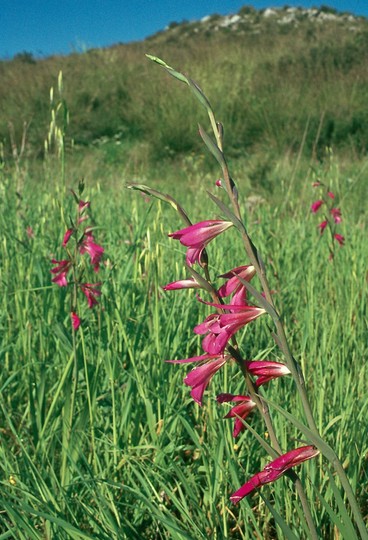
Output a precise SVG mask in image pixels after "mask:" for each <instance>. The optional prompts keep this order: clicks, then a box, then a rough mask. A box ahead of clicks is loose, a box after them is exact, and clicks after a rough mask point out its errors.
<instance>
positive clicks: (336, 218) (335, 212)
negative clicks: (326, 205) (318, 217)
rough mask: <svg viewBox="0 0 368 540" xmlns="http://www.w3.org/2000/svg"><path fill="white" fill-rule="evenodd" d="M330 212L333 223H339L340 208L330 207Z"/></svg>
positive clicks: (340, 220) (340, 219) (340, 218)
mask: <svg viewBox="0 0 368 540" xmlns="http://www.w3.org/2000/svg"><path fill="white" fill-rule="evenodd" d="M330 214H331V215H332V217H333V220H334V222H335V223H341V222H342V217H341V210H340V208H331V210H330Z"/></svg>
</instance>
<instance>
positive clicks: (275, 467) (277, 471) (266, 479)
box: [230, 446, 319, 503]
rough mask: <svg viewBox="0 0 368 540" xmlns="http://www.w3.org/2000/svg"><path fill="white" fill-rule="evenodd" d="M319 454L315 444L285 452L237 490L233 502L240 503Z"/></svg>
mask: <svg viewBox="0 0 368 540" xmlns="http://www.w3.org/2000/svg"><path fill="white" fill-rule="evenodd" d="M318 454H319V450H317V448H316V447H315V446H302V447H300V448H296V449H295V450H291V451H290V452H287V453H286V454H283V455H282V456H280V457H278V458H277V459H275V460H274V461H272V462H271V463H269V464H268V465H266V466H265V468H264V469H263V471H261V472H259V473H257V474H255V475H254V476H252V478H251V479H250V480H248V482H246V483H245V484H244V485H243V486H242V487H241V488H240V489H238V491H235V493H233V494H232V495H231V497H230V500H231V502H233V503H238V502H239V501H241V500H242V499H243V498H244V497H246V496H247V495H249V494H250V493H252V491H254V490H255V489H257V488H259V487H261V486H263V485H264V484H268V483H270V482H274V481H275V480H277V479H278V478H280V477H281V476H282V475H283V474H284V473H285V472H286V471H287V470H288V469H291V467H295V466H296V465H299V464H300V463H303V461H307V459H312V458H314V457H316V456H317V455H318Z"/></svg>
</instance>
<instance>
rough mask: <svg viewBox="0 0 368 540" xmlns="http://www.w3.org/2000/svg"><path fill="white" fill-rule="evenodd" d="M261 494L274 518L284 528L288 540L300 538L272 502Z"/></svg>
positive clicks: (284, 534) (283, 531)
mask: <svg viewBox="0 0 368 540" xmlns="http://www.w3.org/2000/svg"><path fill="white" fill-rule="evenodd" d="M260 496H261V497H262V499H263V501H264V502H265V504H266V506H267V508H268V509H269V511H270V512H271V514H272V515H273V517H274V520H275V522H276V524H277V525H278V526H279V527H280V529H281V530H282V533H283V536H284V538H287V540H298V537H297V536H296V535H295V534H294V533H293V531H292V530H291V529H290V527H289V526H288V525H287V523H286V521H285V520H284V518H283V517H282V516H280V514H279V513H278V512H277V511H276V510H275V508H273V506H272V504H270V502H269V501H268V499H267V498H266V497H264V496H263V495H262V493H260Z"/></svg>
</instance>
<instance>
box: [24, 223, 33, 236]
mask: <svg viewBox="0 0 368 540" xmlns="http://www.w3.org/2000/svg"><path fill="white" fill-rule="evenodd" d="M26 233H27V236H28V238H34V232H33V229H32V227H31V226H30V225H28V227H27V228H26Z"/></svg>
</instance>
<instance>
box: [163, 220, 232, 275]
mask: <svg viewBox="0 0 368 540" xmlns="http://www.w3.org/2000/svg"><path fill="white" fill-rule="evenodd" d="M231 226H232V222H231V221H222V220H208V221H200V222H199V223H196V224H195V225H191V226H190V227H186V228H185V229H181V230H179V231H176V232H173V233H171V234H169V236H170V237H171V238H174V240H179V242H180V243H181V244H182V245H183V246H187V248H188V249H187V253H186V261H187V264H188V265H189V266H193V264H194V263H195V262H198V263H200V262H201V256H202V252H203V250H204V248H205V247H206V245H207V244H208V243H209V242H211V240H213V239H214V238H215V237H216V236H218V235H219V234H221V233H222V232H224V231H226V229H228V228H229V227H231Z"/></svg>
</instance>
